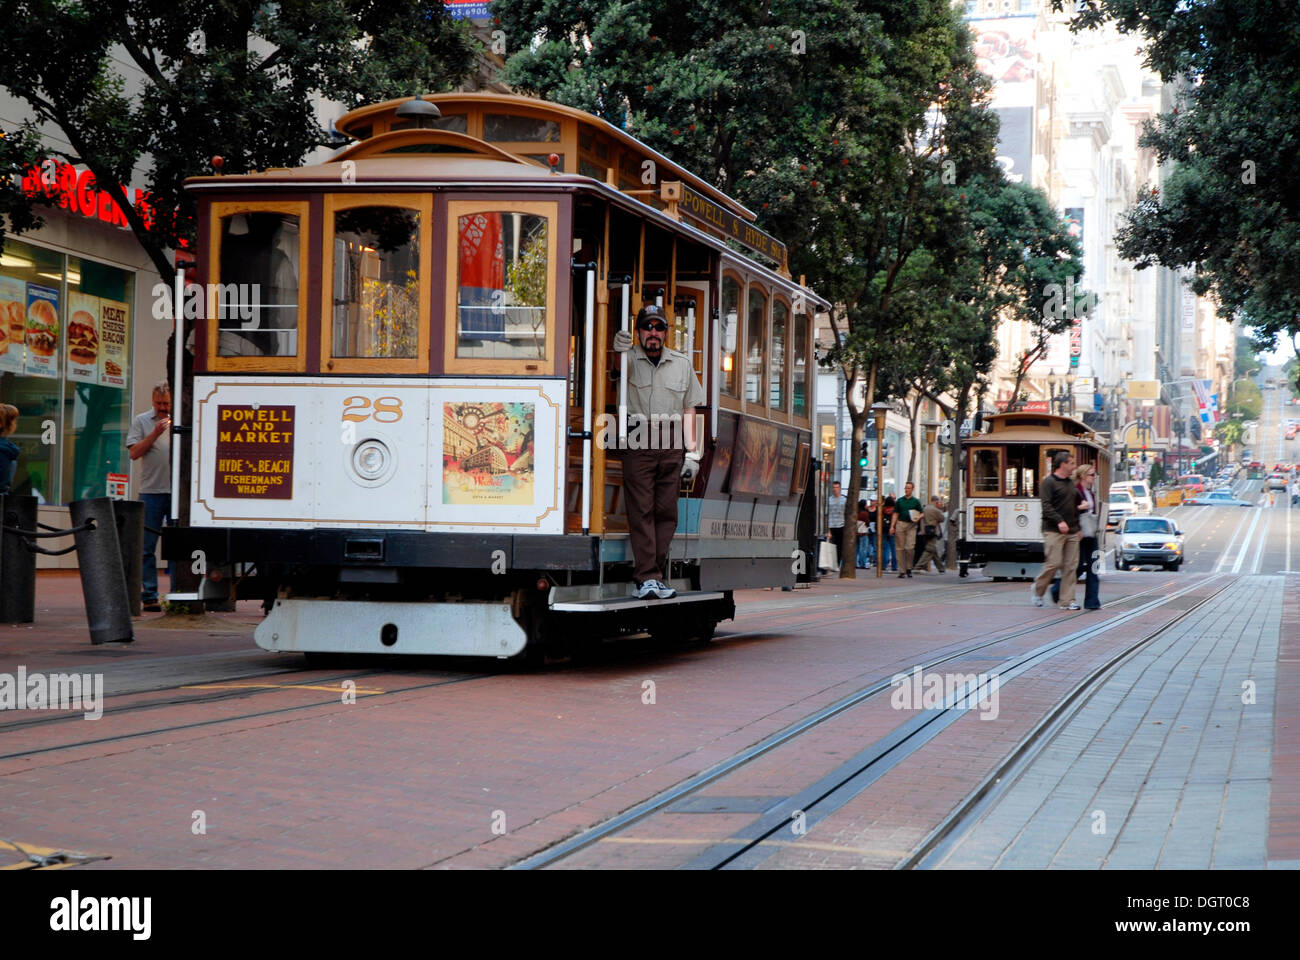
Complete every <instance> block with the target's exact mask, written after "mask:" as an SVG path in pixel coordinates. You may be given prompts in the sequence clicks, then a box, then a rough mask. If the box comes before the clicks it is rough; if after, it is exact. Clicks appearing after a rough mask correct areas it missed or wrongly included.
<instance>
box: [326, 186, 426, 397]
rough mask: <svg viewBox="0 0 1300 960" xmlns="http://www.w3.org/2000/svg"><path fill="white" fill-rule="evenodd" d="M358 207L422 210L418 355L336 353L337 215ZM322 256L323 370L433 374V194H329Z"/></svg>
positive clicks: (327, 196)
mask: <svg viewBox="0 0 1300 960" xmlns="http://www.w3.org/2000/svg"><path fill="white" fill-rule="evenodd" d="M358 207H399V208H401V209H403V210H414V211H416V212H417V213H419V214H420V290H419V304H420V315H419V320H418V323H419V334H418V341H419V342H418V345H417V346H416V350H415V356H414V357H336V356H334V355H333V350H334V215H335V214H336V213H338V211H340V210H354V209H356V208H358ZM323 219H324V227H323V228H322V232H323V234H324V240H323V242H322V248H323V249H322V256H321V261H322V263H321V305H322V308H323V309H322V310H321V336H320V369H321V372H322V373H371V374H388V373H391V374H420V373H428V372H429V336H430V327H431V324H432V294H431V292H430V291H431V288H432V278H433V238H434V236H435V233H434V230H433V195H432V194H429V193H348V194H339V193H327V194H326V195H325V214H324V218H323Z"/></svg>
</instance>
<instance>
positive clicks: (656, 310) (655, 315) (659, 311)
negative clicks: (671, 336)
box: [636, 303, 668, 330]
mask: <svg viewBox="0 0 1300 960" xmlns="http://www.w3.org/2000/svg"><path fill="white" fill-rule="evenodd" d="M650 320H662V321H663V322H664V323H665V324H666V323H667V322H668V315H667V314H666V313H664V308H663V307H661V306H658V305H657V304H653V303H647V304H646V305H645V306H644V307H642V308H641V310H640V312H639V313H637V315H636V326H637V329H638V330H640V329H643V328H644V326H645V324H646V323H648V322H649V321H650Z"/></svg>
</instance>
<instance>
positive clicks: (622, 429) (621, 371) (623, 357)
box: [618, 281, 632, 450]
mask: <svg viewBox="0 0 1300 960" xmlns="http://www.w3.org/2000/svg"><path fill="white" fill-rule="evenodd" d="M631 293H632V284H631V282H630V281H628V282H625V283H624V284H623V312H622V313H620V314H619V317H618V328H619V329H620V330H623V331H626V330H627V310H628V297H629V296H630V295H631ZM627 358H628V353H627V352H624V353H620V354H619V355H618V448H619V449H620V450H623V449H625V448H626V447H627Z"/></svg>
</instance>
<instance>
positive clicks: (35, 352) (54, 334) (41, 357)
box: [24, 283, 60, 377]
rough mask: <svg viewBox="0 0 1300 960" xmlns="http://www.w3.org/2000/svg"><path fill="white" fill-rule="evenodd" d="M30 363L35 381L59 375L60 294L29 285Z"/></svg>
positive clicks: (27, 329) (27, 336)
mask: <svg viewBox="0 0 1300 960" xmlns="http://www.w3.org/2000/svg"><path fill="white" fill-rule="evenodd" d="M26 302H27V323H26V327H25V329H24V334H25V336H26V339H27V363H26V366H25V368H24V369H25V370H26V372H27V373H28V374H30V375H32V376H35V377H57V376H58V375H59V333H60V326H59V291H57V290H55V289H53V288H51V287H40V286H37V285H36V284H34V283H29V284H27V301H26Z"/></svg>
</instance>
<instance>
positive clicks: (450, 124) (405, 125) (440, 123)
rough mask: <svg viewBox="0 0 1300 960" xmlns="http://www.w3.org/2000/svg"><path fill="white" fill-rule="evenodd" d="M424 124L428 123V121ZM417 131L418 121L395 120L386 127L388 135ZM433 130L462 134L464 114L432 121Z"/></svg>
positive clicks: (454, 114)
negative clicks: (396, 132) (397, 131)
mask: <svg viewBox="0 0 1300 960" xmlns="http://www.w3.org/2000/svg"><path fill="white" fill-rule="evenodd" d="M425 122H426V123H428V121H425ZM418 129H420V121H418V120H397V121H394V122H393V123H391V124H389V125H388V132H389V133H392V132H394V131H396V130H418ZM433 129H435V130H450V131H452V132H453V133H464V132H465V114H463V113H453V114H452V115H451V116H447V117H438V118H437V119H436V120H434V121H433ZM357 139H359V140H360V139H364V138H362V137H360V136H358V137H357Z"/></svg>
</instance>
